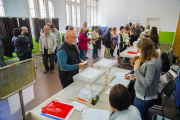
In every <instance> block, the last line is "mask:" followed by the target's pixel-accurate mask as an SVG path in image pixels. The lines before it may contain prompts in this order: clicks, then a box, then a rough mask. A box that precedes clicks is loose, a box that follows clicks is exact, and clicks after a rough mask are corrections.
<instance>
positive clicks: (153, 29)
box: [150, 27, 160, 47]
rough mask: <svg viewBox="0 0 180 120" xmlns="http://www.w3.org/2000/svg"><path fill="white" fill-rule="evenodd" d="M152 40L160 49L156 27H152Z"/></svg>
mask: <svg viewBox="0 0 180 120" xmlns="http://www.w3.org/2000/svg"><path fill="white" fill-rule="evenodd" d="M150 39H151V40H152V41H153V42H155V43H156V45H157V46H159V47H160V44H159V35H158V31H157V28H156V27H152V29H151V32H150Z"/></svg>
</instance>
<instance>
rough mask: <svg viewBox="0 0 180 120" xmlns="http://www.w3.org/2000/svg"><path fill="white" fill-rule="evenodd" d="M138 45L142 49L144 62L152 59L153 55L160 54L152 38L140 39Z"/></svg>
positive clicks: (142, 61)
mask: <svg viewBox="0 0 180 120" xmlns="http://www.w3.org/2000/svg"><path fill="white" fill-rule="evenodd" d="M137 47H138V48H140V49H141V56H140V62H141V63H144V62H145V61H146V60H151V58H152V57H155V58H158V57H159V54H158V52H156V50H155V47H154V44H153V42H152V40H150V39H149V38H142V39H141V40H139V41H138V43H137Z"/></svg>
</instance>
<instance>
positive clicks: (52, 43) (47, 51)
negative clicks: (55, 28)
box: [39, 25, 57, 74]
mask: <svg viewBox="0 0 180 120" xmlns="http://www.w3.org/2000/svg"><path fill="white" fill-rule="evenodd" d="M56 47H57V41H56V37H55V36H54V34H53V33H50V27H49V26H48V25H45V26H44V33H42V34H41V36H40V38H39V50H40V53H41V54H42V57H43V63H44V67H45V71H44V74H46V73H47V72H48V71H50V73H51V74H53V73H54V52H55V50H56ZM48 58H49V61H50V67H49V65H48Z"/></svg>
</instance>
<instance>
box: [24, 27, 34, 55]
mask: <svg viewBox="0 0 180 120" xmlns="http://www.w3.org/2000/svg"><path fill="white" fill-rule="evenodd" d="M21 30H22V32H23V35H24V37H25V38H26V39H28V40H29V44H28V45H29V47H30V48H31V51H30V52H29V54H28V58H32V49H34V46H33V42H32V41H30V38H29V35H28V28H27V27H25V26H23V27H21Z"/></svg>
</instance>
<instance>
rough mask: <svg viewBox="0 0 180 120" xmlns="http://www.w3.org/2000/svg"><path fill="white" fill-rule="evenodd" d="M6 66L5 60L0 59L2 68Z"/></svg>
mask: <svg viewBox="0 0 180 120" xmlns="http://www.w3.org/2000/svg"><path fill="white" fill-rule="evenodd" d="M4 66H6V63H5V61H4V58H3V56H2V57H0V67H4Z"/></svg>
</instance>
